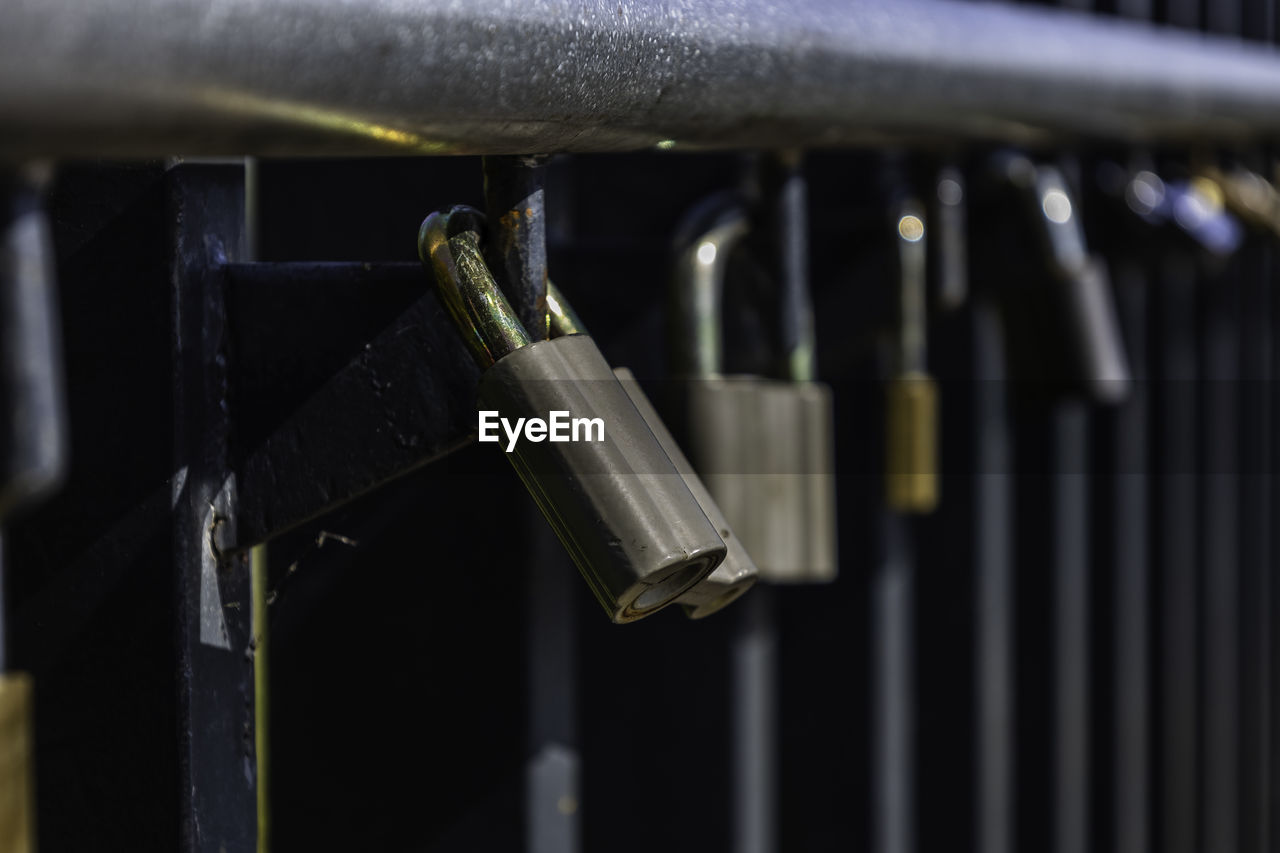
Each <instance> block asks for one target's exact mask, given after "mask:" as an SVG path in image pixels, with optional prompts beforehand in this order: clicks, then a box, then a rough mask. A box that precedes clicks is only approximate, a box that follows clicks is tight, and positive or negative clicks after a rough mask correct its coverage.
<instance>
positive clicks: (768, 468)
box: [670, 196, 837, 583]
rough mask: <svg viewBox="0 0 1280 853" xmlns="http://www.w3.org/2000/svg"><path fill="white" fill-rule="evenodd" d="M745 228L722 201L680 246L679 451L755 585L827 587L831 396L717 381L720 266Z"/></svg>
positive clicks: (796, 387) (732, 201)
mask: <svg viewBox="0 0 1280 853" xmlns="http://www.w3.org/2000/svg"><path fill="white" fill-rule="evenodd" d="M748 228H749V218H748V212H747V210H746V208H745V206H743V205H742V204H740V203H739V202H738V201H737V199H736V198H735V197H733V196H723V197H719V198H716V199H713V200H712V201H711V202H708V204H707V205H706V206H705V207H703V208H700V209H699V210H696V211H695V212H694V213H693V214H692V215H691V217H690V220H689V224H688V226H687V227H685V228H682V229H681V231H682V233H685V234H688V235H689V236H688V238H686V239H680V240H678V242H677V246H676V259H675V269H674V275H673V277H672V283H673V291H672V299H671V305H672V308H673V315H672V323H671V324H670V330H671V336H672V337H673V341H672V343H673V361H674V364H673V372H674V373H675V375H676V376H677V377H678V378H680V379H681V380H683V383H682V390H683V393H682V395H681V396H682V399H681V400H680V401H678V402H677V403H675V404H674V408H675V410H676V415H677V422H678V423H679V424H680V429H681V434H682V437H683V440H682V446H683V447H684V448H685V449H686V451H687V452H688V454H689V458H690V459H691V460H692V462H693V465H694V468H695V469H696V470H697V471H698V473H699V474H700V475H701V476H702V479H703V482H705V483H706V485H707V488H708V490H710V492H711V494H712V495H713V496H714V497H715V500H716V502H717V503H718V504H719V506H720V508H721V509H722V510H723V511H724V514H725V517H726V518H727V519H728V520H729V523H730V524H731V525H732V526H733V529H734V530H736V531H738V533H739V535H740V536H741V538H742V541H743V543H744V545H745V546H746V549H747V552H748V553H749V554H750V555H751V557H752V559H753V560H755V563H756V566H757V567H758V568H759V570H760V578H761V579H762V580H766V581H771V582H773V583H815V582H818V583H820V582H827V581H831V580H834V579H835V576H836V570H837V563H836V517H835V465H834V462H835V448H834V434H833V420H832V415H833V413H832V401H831V391H830V389H829V388H828V387H827V386H825V385H823V384H821V383H818V382H814V381H811V377H809V376H802V377H795V379H797V380H799V381H787V380H780V379H769V378H764V377H760V376H726V375H724V374H723V372H722V365H723V341H722V330H721V323H722V303H723V292H724V283H725V273H726V263H727V260H728V257H729V255H730V252H731V251H732V250H733V248H734V247H735V246H736V245H737V244H738V243H739V241H740V240H741V239H742V238H743V237H744V236H745V235H746V234H747V232H748ZM792 331H797V330H792ZM806 334H809V335H810V336H811V330H809V331H807V332H806ZM792 337H803V335H802V334H800V333H799V332H798V331H797V334H796V335H792ZM797 349H798V350H800V351H803V352H805V354H806V358H805V359H792V360H791V363H792V364H793V365H794V364H802V365H804V369H805V370H811V369H812V357H811V356H812V346H811V343H808V344H805V345H804V346H800V347H798V348H797Z"/></svg>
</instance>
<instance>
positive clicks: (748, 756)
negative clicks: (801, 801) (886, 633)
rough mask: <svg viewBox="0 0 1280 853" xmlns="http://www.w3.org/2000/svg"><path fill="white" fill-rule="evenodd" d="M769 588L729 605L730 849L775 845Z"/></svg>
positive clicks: (773, 639) (750, 852)
mask: <svg viewBox="0 0 1280 853" xmlns="http://www.w3.org/2000/svg"><path fill="white" fill-rule="evenodd" d="M775 606H776V602H775V601H774V596H773V590H772V589H770V588H769V587H768V586H766V585H764V584H758V585H757V588H756V589H754V590H752V592H751V594H750V595H748V596H746V597H744V598H743V599H742V600H741V601H740V602H739V603H738V604H737V606H736V607H735V608H734V611H735V618H736V619H737V620H738V621H737V622H736V623H735V625H734V634H733V638H732V640H731V645H730V651H729V654H730V666H731V667H732V668H731V671H730V684H731V687H730V689H731V691H732V693H733V717H732V719H733V744H732V751H731V755H732V759H731V760H732V763H733V804H732V811H731V814H732V821H733V823H732V827H731V832H732V835H731V846H730V848H729V849H730V850H732V851H733V853H774V851H775V850H777V849H778V846H777V819H776V809H775V807H774V803H775V798H776V794H777V782H776V780H777V769H778V757H777V743H776V742H777V737H776V730H777V715H778V704H777V703H778V699H777V695H778V694H777V689H778V684H777V673H778V664H777V659H778V637H777V628H776V614H775V612H774V611H775Z"/></svg>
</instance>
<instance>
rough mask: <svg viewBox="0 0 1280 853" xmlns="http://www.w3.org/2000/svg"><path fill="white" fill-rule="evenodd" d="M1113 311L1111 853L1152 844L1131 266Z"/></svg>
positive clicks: (1139, 304) (1138, 282)
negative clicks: (1116, 362) (1118, 334)
mask: <svg viewBox="0 0 1280 853" xmlns="http://www.w3.org/2000/svg"><path fill="white" fill-rule="evenodd" d="M1115 281H1116V308H1117V311H1118V313H1119V315H1120V324H1121V329H1122V331H1123V332H1124V337H1125V342H1126V343H1127V345H1128V349H1129V363H1130V366H1131V369H1132V370H1133V376H1134V380H1135V381H1134V383H1133V386H1132V389H1131V391H1130V396H1129V399H1128V400H1126V401H1125V402H1124V403H1123V404H1122V405H1121V406H1120V407H1119V408H1118V409H1117V410H1116V411H1115V412H1114V414H1113V416H1112V418H1111V420H1110V424H1111V440H1112V443H1111V447H1112V456H1111V459H1110V460H1108V461H1109V462H1110V468H1111V471H1110V474H1109V475H1108V476H1109V480H1110V483H1109V486H1110V488H1111V506H1110V509H1111V518H1110V520H1109V522H1108V529H1109V537H1108V540H1107V541H1106V544H1105V547H1106V549H1107V554H1108V555H1109V557H1110V559H1109V561H1108V568H1109V569H1110V570H1111V571H1113V572H1114V573H1115V574H1114V578H1113V590H1114V597H1115V606H1114V610H1113V620H1112V621H1113V626H1114V627H1113V637H1114V644H1115V647H1114V660H1115V669H1114V671H1113V675H1112V679H1113V681H1112V691H1113V696H1114V698H1113V705H1112V708H1113V712H1114V714H1115V720H1114V724H1113V728H1112V731H1113V733H1114V734H1113V737H1114V741H1113V743H1114V750H1115V766H1114V779H1115V788H1114V797H1115V799H1114V809H1115V821H1114V832H1115V835H1114V843H1115V850H1116V853H1147V851H1149V850H1150V849H1151V838H1150V828H1149V825H1148V815H1149V814H1150V808H1151V804H1150V792H1149V781H1148V779H1149V773H1150V768H1149V761H1150V750H1149V745H1148V744H1149V737H1150V701H1149V697H1148V691H1149V689H1150V665H1151V653H1150V648H1149V642H1148V632H1149V631H1150V620H1149V618H1148V606H1149V604H1148V602H1149V595H1150V583H1149V580H1148V571H1149V569H1148V547H1147V523H1148V506H1147V485H1148V483H1147V480H1148V477H1147V469H1148V466H1147V458H1146V457H1147V434H1148V433H1147V427H1148V417H1147V405H1148V403H1147V356H1146V352H1147V328H1146V326H1147V292H1148V288H1149V287H1150V281H1149V280H1148V278H1147V277H1146V276H1145V275H1144V274H1143V272H1142V270H1141V269H1140V268H1139V267H1138V266H1137V265H1136V264H1128V265H1125V266H1122V267H1120V268H1118V269H1117V271H1116V278H1115Z"/></svg>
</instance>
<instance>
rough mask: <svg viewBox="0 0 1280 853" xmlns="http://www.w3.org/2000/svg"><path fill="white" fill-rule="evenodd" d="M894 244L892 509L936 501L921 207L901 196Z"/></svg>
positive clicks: (921, 507)
mask: <svg viewBox="0 0 1280 853" xmlns="http://www.w3.org/2000/svg"><path fill="white" fill-rule="evenodd" d="M893 220H894V221H893V224H894V231H895V239H896V245H897V247H898V330H897V342H896V343H897V358H896V361H897V363H896V364H895V366H894V373H893V376H891V377H890V379H889V383H888V389H887V394H886V401H885V411H886V415H887V417H886V425H885V464H886V468H887V471H886V479H885V500H886V502H887V503H888V505H889V508H890V509H892V510H894V511H896V512H904V513H928V512H933V510H934V508H935V507H937V505H938V391H937V387H936V385H935V384H934V381H933V379H932V378H931V377H930V376H929V374H928V371H927V368H926V358H925V355H926V350H925V342H926V339H927V329H926V322H925V317H926V304H925V280H926V276H925V265H926V263H927V260H926V259H927V257H928V253H927V251H926V249H925V219H924V208H923V206H922V205H920V204H919V202H917V201H915V200H913V199H909V198H903V199H901V200H900V201H898V202H897V203H896V204H895V211H894V217H893Z"/></svg>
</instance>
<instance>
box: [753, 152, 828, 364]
mask: <svg viewBox="0 0 1280 853" xmlns="http://www.w3.org/2000/svg"><path fill="white" fill-rule="evenodd" d="M761 173H762V174H761V180H760V183H761V185H762V195H763V204H762V205H761V208H762V213H763V227H764V228H765V230H766V232H767V233H766V234H765V235H764V238H765V240H764V242H765V244H766V245H767V246H768V249H769V253H770V255H772V259H773V260H774V262H775V265H776V268H777V269H776V272H777V275H778V283H779V288H778V290H779V297H780V298H779V303H778V326H779V328H780V329H781V335H782V338H781V343H782V346H781V350H782V358H781V361H782V363H781V364H780V365H778V368H779V370H778V375H780V376H782V377H785V378H787V379H791V380H793V381H796V382H811V381H813V380H814V379H815V378H816V376H817V365H816V364H815V352H814V337H813V298H812V296H811V294H810V291H809V190H808V186H807V185H806V183H805V178H804V174H803V172H802V171H801V155H800V153H799V152H782V153H775V154H771V155H768V156H767V157H765V158H764V160H763V162H762V163H761Z"/></svg>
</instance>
